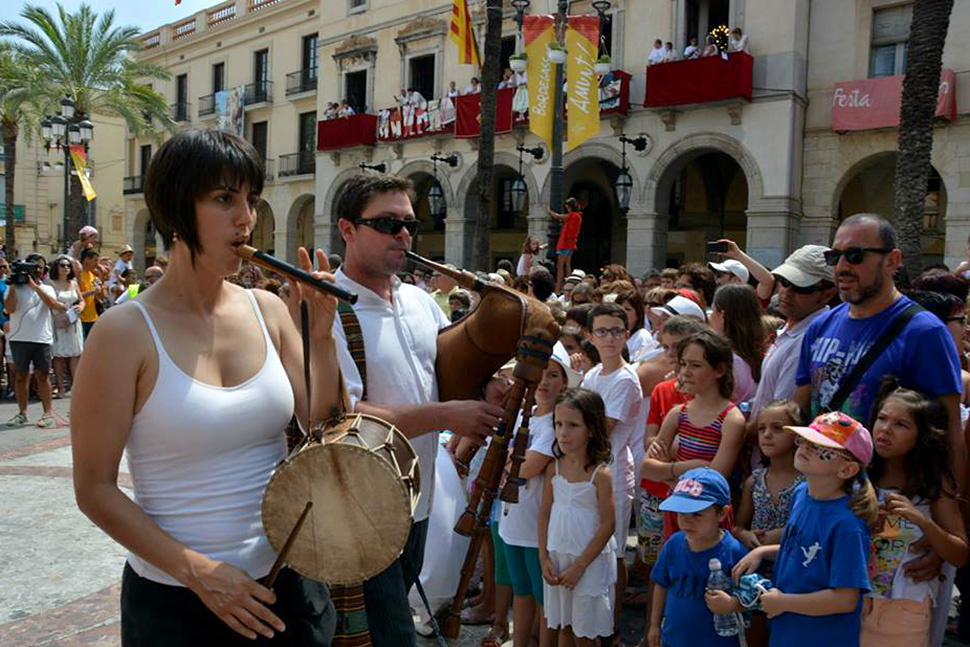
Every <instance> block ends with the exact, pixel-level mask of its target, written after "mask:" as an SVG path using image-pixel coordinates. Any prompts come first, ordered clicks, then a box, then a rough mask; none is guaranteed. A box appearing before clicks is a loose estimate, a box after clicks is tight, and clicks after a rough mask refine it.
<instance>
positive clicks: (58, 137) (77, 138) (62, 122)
mask: <svg viewBox="0 0 970 647" xmlns="http://www.w3.org/2000/svg"><path fill="white" fill-rule="evenodd" d="M60 107H61V113H60V114H58V115H54V116H53V117H45V118H44V120H43V121H42V122H41V125H40V132H41V136H42V137H43V138H44V148H45V149H46V150H47V151H48V152H50V150H51V149H52V148H53V149H60V150H62V151H64V221H63V224H62V232H63V235H64V249H65V250H66V249H67V246H68V244H69V243H70V236H71V233H70V223H71V217H70V213H71V151H70V147H71V146H78V145H82V146H84V150H85V152H87V148H88V144H89V143H90V142H91V140H93V139H94V124H93V123H91V122H90V121H89V120H88V119H86V118H85V116H84V114H83V113H80V114H78V113H77V112H76V108H77V103H76V102H75V101H74V100H73V99H72V98H71V97H70V96H65V97H64V98H63V99H61V101H60ZM75 172H77V173H83V172H84V169H75Z"/></svg>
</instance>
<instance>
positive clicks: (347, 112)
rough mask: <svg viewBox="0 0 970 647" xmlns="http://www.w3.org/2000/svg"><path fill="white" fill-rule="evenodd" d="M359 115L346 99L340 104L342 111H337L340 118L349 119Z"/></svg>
mask: <svg viewBox="0 0 970 647" xmlns="http://www.w3.org/2000/svg"><path fill="white" fill-rule="evenodd" d="M354 114H357V113H356V111H355V110H354V109H353V108H352V107H351V105H350V104H349V103H347V100H346V99H344V100H342V101H341V102H340V109H339V110H337V116H338V117H349V116H351V115H354Z"/></svg>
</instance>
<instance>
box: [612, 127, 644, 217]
mask: <svg viewBox="0 0 970 647" xmlns="http://www.w3.org/2000/svg"><path fill="white" fill-rule="evenodd" d="M620 143H621V144H622V151H623V166H622V167H621V168H620V173H619V175H617V176H616V202H617V204H618V205H619V207H620V212H621V213H623V214H626V212H627V211H628V210H629V209H630V197H631V196H632V194H633V176H631V175H630V169H629V167H628V166H627V165H626V145H627V144H632V145H633V148H634V149H636V150H637V151H638V152H639V151H643V150H646V148H647V143H648V141H647V138H646V136H645V135H640V136H639V137H633V138H630V137H627V136H626V135H620Z"/></svg>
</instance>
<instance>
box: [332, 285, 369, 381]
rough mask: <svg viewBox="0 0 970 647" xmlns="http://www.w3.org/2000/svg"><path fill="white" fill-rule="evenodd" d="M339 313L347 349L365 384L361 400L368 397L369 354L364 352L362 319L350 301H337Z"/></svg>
mask: <svg viewBox="0 0 970 647" xmlns="http://www.w3.org/2000/svg"><path fill="white" fill-rule="evenodd" d="M337 314H338V315H340V324H341V325H342V326H343V329H344V337H345V338H346V339H347V350H349V351H350V357H351V359H353V360H354V365H355V366H356V367H357V372H358V373H360V382H361V384H363V385H364V391H363V394H362V395H361V397H360V399H361V400H366V399H367V355H366V354H365V353H364V333H363V331H362V330H361V328H360V320H359V319H358V318H357V313H356V312H354V308H353V307H352V306H351V305H350V304H349V303H344V302H343V301H340V302H338V303H337Z"/></svg>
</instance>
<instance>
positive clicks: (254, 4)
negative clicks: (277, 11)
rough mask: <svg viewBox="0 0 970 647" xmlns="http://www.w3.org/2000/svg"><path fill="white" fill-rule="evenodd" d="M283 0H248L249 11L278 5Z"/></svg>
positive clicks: (283, 0)
mask: <svg viewBox="0 0 970 647" xmlns="http://www.w3.org/2000/svg"><path fill="white" fill-rule="evenodd" d="M281 2H285V0H249V13H253V12H254V11H260V10H262V9H268V8H269V7H272V6H273V5H278V4H280V3H281Z"/></svg>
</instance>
